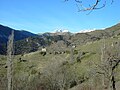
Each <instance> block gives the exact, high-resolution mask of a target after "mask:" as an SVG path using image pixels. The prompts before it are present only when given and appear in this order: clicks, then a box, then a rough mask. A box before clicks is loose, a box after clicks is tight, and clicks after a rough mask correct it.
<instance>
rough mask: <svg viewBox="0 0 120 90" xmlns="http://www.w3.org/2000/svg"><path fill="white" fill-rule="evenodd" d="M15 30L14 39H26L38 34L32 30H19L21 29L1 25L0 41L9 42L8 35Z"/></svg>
mask: <svg viewBox="0 0 120 90" xmlns="http://www.w3.org/2000/svg"><path fill="white" fill-rule="evenodd" d="M12 30H14V35H15V36H14V40H15V41H17V40H22V39H25V38H27V37H31V36H37V35H36V34H33V33H31V32H28V31H24V30H22V31H19V30H15V29H12V28H9V27H7V26H3V25H0V43H7V41H8V37H9V35H10V34H11V31H12Z"/></svg>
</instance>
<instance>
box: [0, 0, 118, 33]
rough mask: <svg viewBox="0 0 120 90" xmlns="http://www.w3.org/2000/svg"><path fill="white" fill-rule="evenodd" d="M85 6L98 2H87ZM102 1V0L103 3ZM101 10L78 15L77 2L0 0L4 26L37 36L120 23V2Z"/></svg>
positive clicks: (89, 0) (109, 3) (100, 27)
mask: <svg viewBox="0 0 120 90" xmlns="http://www.w3.org/2000/svg"><path fill="white" fill-rule="evenodd" d="M83 1H84V2H83V4H84V5H85V6H87V5H89V4H92V3H91V2H94V1H95V0H83ZM101 1H102V0H101ZM106 1H107V2H106V3H107V5H106V6H105V7H104V8H102V9H99V10H95V11H92V12H91V13H90V14H89V15H87V14H88V13H89V12H78V8H77V6H76V3H75V2H74V0H69V2H64V0H0V24H2V25H5V26H9V27H11V28H14V29H17V30H27V31H30V32H33V33H36V34H37V33H44V32H54V31H55V30H59V29H62V30H69V31H70V32H80V31H84V30H92V29H103V28H107V27H110V26H113V25H115V24H117V23H120V11H119V9H120V0H114V2H113V3H112V4H111V2H109V1H110V0H106Z"/></svg>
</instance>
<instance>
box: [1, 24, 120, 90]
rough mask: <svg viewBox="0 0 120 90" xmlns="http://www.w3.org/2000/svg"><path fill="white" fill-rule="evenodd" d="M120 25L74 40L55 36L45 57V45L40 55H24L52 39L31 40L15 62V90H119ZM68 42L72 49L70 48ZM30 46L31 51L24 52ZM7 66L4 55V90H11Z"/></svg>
mask: <svg viewBox="0 0 120 90" xmlns="http://www.w3.org/2000/svg"><path fill="white" fill-rule="evenodd" d="M119 25H120V24H117V25H116V26H113V27H111V28H107V29H105V30H100V31H93V32H88V33H82V34H81V33H79V34H76V35H74V36H71V37H70V38H65V36H58V37H57V38H58V39H56V37H55V39H53V37H54V36H50V37H51V38H49V39H51V41H50V43H51V44H47V45H46V46H44V45H43V46H44V48H46V54H45V55H43V52H41V50H42V47H43V46H42V44H41V46H39V47H37V51H36V50H35V51H34V52H28V53H26V52H24V51H25V50H29V49H31V48H33V47H34V46H32V43H33V44H36V42H40V41H39V40H43V42H41V43H44V44H46V43H48V42H47V41H46V42H44V41H45V40H48V37H49V36H47V39H46V38H43V39H41V38H38V37H34V38H33V37H30V38H29V40H28V41H29V42H28V43H26V45H25V40H26V39H25V40H21V41H20V43H19V44H20V45H22V47H21V46H19V48H20V49H21V51H23V52H22V53H20V54H19V55H15V56H14V59H13V60H12V62H13V63H12V64H13V66H14V67H13V68H12V70H13V74H12V80H13V83H12V85H13V90H119V88H120V87H119V84H120V66H119V62H120V57H119V56H120V55H119V52H120V49H119V48H120V46H119V44H120V34H119V31H120V26H119ZM113 32H114V33H113ZM105 36H106V37H105ZM61 37H62V38H61ZM93 37H95V38H93ZM81 38H82V39H81ZM98 38H99V39H98ZM44 39H45V40H44ZM54 40H57V42H56V41H54ZM65 40H67V41H69V42H70V45H68V46H67V44H66V43H65V42H66V41H65ZM81 40H83V41H81ZM26 41H27V40H26ZM78 41H79V43H78ZM18 42H19V41H17V42H16V43H18ZM30 42H31V43H30ZM17 45H18V44H17ZM73 45H75V46H76V47H73ZM27 46H28V48H29V49H25V48H23V47H27ZM29 46H30V47H29ZM16 47H17V46H16ZM35 47H36V45H35ZM24 49H25V50H24ZM6 62H8V60H7V56H6V55H0V90H7V86H8V84H7V82H8V79H7V69H8V67H6Z"/></svg>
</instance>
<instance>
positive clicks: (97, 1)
mask: <svg viewBox="0 0 120 90" xmlns="http://www.w3.org/2000/svg"><path fill="white" fill-rule="evenodd" d="M66 1H70V0H65V2H66ZM74 1H75V3H76V6H77V8H78V12H81V11H90V12H89V13H91V12H92V11H93V10H97V9H101V8H103V7H105V6H106V2H107V0H92V1H91V3H89V4H88V6H86V5H84V4H83V3H84V2H85V1H86V0H74ZM109 1H110V2H111V4H112V3H113V2H114V0H109Z"/></svg>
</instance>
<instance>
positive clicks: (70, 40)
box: [0, 23, 120, 54]
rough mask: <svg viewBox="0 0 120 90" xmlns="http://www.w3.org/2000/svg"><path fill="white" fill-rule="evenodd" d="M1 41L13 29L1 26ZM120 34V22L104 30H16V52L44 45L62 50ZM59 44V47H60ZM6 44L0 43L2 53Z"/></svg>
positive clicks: (35, 49)
mask: <svg viewBox="0 0 120 90" xmlns="http://www.w3.org/2000/svg"><path fill="white" fill-rule="evenodd" d="M0 27H2V28H3V29H1V28H0V40H2V41H0V42H6V41H7V39H8V36H9V35H10V33H11V31H12V30H13V29H11V28H9V27H5V26H0ZM119 35H120V23H118V24H116V25H114V26H112V27H109V28H106V29H104V30H95V31H91V32H84V33H76V34H72V33H70V32H61V31H60V32H54V33H49V32H47V33H43V34H40V35H36V34H33V33H30V32H27V31H18V30H15V54H22V53H30V52H34V51H37V50H39V49H40V48H42V47H43V46H45V47H46V48H48V49H49V51H52V50H58V51H61V50H63V48H69V47H70V45H71V44H74V45H76V46H79V45H84V44H86V43H89V42H94V41H99V40H101V39H103V38H114V37H116V36H119ZM58 46H59V47H58ZM5 48H6V47H5V46H4V44H1V45H0V54H4V53H5V51H6V49H5ZM56 48H57V49H56Z"/></svg>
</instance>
